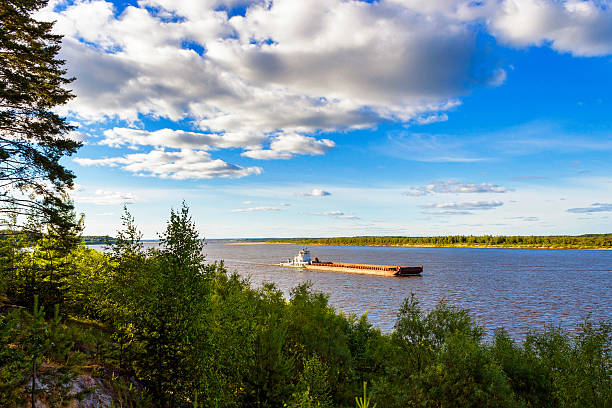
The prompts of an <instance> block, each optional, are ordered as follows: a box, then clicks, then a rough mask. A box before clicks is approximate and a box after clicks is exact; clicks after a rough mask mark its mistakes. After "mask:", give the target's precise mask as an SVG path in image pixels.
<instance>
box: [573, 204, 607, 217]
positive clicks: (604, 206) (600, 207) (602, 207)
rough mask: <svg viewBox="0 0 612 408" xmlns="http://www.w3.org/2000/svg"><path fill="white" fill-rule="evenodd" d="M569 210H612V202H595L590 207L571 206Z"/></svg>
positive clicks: (592, 211)
mask: <svg viewBox="0 0 612 408" xmlns="http://www.w3.org/2000/svg"><path fill="white" fill-rule="evenodd" d="M567 212H570V213H578V214H585V213H586V214H588V213H597V212H612V203H593V204H591V205H590V206H589V207H581V208H570V209H568V210H567Z"/></svg>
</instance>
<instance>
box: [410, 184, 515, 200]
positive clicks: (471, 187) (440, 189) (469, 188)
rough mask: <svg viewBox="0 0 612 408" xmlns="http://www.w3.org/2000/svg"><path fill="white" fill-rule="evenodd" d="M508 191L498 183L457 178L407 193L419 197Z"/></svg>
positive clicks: (414, 188) (412, 189)
mask: <svg viewBox="0 0 612 408" xmlns="http://www.w3.org/2000/svg"><path fill="white" fill-rule="evenodd" d="M507 191H508V189H507V188H506V187H502V186H498V185H497V184H492V183H480V184H475V183H468V184H463V183H460V182H458V181H455V180H443V181H435V182H433V183H431V184H427V185H425V186H421V187H413V188H411V189H410V190H408V191H406V192H405V194H406V195H408V196H413V197H419V196H425V195H431V194H434V193H446V194H450V193H454V194H465V193H505V192H507Z"/></svg>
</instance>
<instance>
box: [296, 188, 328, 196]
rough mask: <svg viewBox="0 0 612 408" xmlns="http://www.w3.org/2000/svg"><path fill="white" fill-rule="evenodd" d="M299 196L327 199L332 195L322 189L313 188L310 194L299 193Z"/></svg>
mask: <svg viewBox="0 0 612 408" xmlns="http://www.w3.org/2000/svg"><path fill="white" fill-rule="evenodd" d="M298 195H299V196H302V197H326V196H330V195H331V193H330V192H329V191H325V190H322V189H320V188H313V189H312V191H310V192H304V193H298Z"/></svg>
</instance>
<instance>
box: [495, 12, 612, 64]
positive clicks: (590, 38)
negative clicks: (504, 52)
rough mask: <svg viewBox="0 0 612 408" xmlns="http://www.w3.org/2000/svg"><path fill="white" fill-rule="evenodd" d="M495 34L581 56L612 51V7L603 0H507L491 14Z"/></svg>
mask: <svg viewBox="0 0 612 408" xmlns="http://www.w3.org/2000/svg"><path fill="white" fill-rule="evenodd" d="M489 28H490V31H491V32H492V34H493V35H495V36H497V37H498V38H500V39H501V40H502V41H506V42H508V43H510V44H512V45H516V46H521V47H522V46H528V45H548V44H549V45H550V46H551V48H553V49H555V50H557V51H561V52H569V53H572V54H573V55H579V56H601V55H610V54H611V53H612V8H610V6H609V4H608V2H607V1H599V0H586V1H582V0H566V1H556V0H504V1H503V2H502V3H501V6H500V7H499V8H498V9H497V10H495V13H494V14H493V15H492V16H491V17H490V23H489Z"/></svg>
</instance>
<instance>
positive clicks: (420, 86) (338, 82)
mask: <svg viewBox="0 0 612 408" xmlns="http://www.w3.org/2000/svg"><path fill="white" fill-rule="evenodd" d="M191 3H192V2H185V1H166V0H147V1H142V2H139V3H138V4H137V5H130V6H127V7H125V8H124V9H123V10H122V11H119V10H117V9H116V6H114V5H113V4H112V3H111V2H105V1H101V0H97V1H96V0H93V1H77V2H75V3H74V4H70V5H68V6H63V7H61V8H58V9H57V10H56V9H55V4H54V2H52V4H50V5H49V7H47V8H46V9H45V10H43V11H42V12H41V13H40V14H39V16H40V18H42V19H45V20H56V21H57V24H56V28H55V29H56V31H57V32H58V33H60V34H62V35H64V36H65V40H64V46H63V48H62V53H63V57H64V58H65V59H66V60H67V61H68V69H69V72H70V74H71V75H74V76H75V77H76V78H77V80H76V81H75V83H74V90H75V93H76V94H77V96H78V98H76V99H75V100H74V101H72V102H71V103H70V105H69V106H68V109H69V110H70V111H72V112H73V113H74V114H75V115H76V116H77V117H80V118H82V119H87V120H94V121H95V120H100V121H102V120H106V119H108V118H119V119H124V120H128V121H132V122H135V121H137V120H138V119H139V115H151V116H154V117H165V118H168V119H171V120H180V119H185V118H189V119H191V120H192V121H193V123H195V124H196V125H197V126H199V128H200V129H201V130H204V131H209V132H212V133H216V134H219V135H222V137H223V138H227V139H232V140H240V139H242V140H245V146H249V145H253V144H260V143H261V140H262V138H263V139H268V140H271V141H273V140H274V138H275V137H277V136H278V134H281V135H291V134H295V133H298V134H304V133H310V132H315V131H332V130H339V129H354V128H364V127H372V126H375V125H376V124H377V123H379V122H380V121H381V120H389V119H390V120H399V121H408V120H410V119H414V118H422V119H421V120H424V121H426V122H427V121H429V120H434V119H436V118H438V119H443V118H444V116H443V114H440V111H444V110H446V109H448V108H449V107H453V106H455V105H456V97H457V96H458V95H459V94H461V93H463V92H465V91H467V85H466V84H470V86H472V85H474V84H478V83H481V84H485V83H487V81H489V80H490V79H491V78H494V77H496V75H497V74H496V70H498V69H499V68H498V67H495V66H493V67H491V68H490V69H487V68H486V67H485V68H484V69H483V66H482V64H481V63H480V59H479V58H478V56H477V55H478V53H479V50H478V47H477V42H476V35H475V33H474V32H473V31H472V30H471V29H470V28H469V26H468V25H466V24H465V22H464V21H462V20H461V19H458V18H457V16H456V15H450V14H449V13H440V12H437V11H435V10H432V11H431V13H432V14H427V13H423V12H422V7H423V5H422V4H415V3H414V2H404V3H400V2H393V1H383V2H376V3H373V4H368V3H365V2H357V1H350V2H347V1H341V0H325V1H324V0H316V1H314V2H312V1H311V2H298V1H290V0H278V1H274V2H273V3H272V2H260V1H253V2H245V3H246V6H247V12H246V13H245V15H244V16H239V15H237V16H232V17H229V16H228V15H227V13H226V12H224V11H219V9H218V8H217V6H218V4H217V3H211V2H199V3H198V5H193V4H191ZM466 4H467V2H466ZM464 8H469V7H468V6H465V7H464ZM451 14H452V13H451ZM454 14H457V13H454ZM464 14H465V15H466V16H467V14H466V13H464ZM468 14H469V13H468ZM298 15H299V16H300V18H299V19H296V18H295V16H298ZM168 16H172V17H171V18H168ZM347 33H351V34H350V35H347ZM428 113H431V114H432V116H429V115H428ZM436 115H438V116H436ZM427 118H429V119H427ZM228 143H231V142H228ZM278 143H281V144H282V143H289V141H287V139H281V140H279V141H278ZM311 147H312V146H311ZM319 147H322V148H325V144H323V145H319ZM250 150H252V151H257V150H256V149H250ZM272 150H274V149H272ZM276 151H280V150H276ZM253 154H254V153H253ZM260 155H261V154H260ZM268 156H270V153H268Z"/></svg>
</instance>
